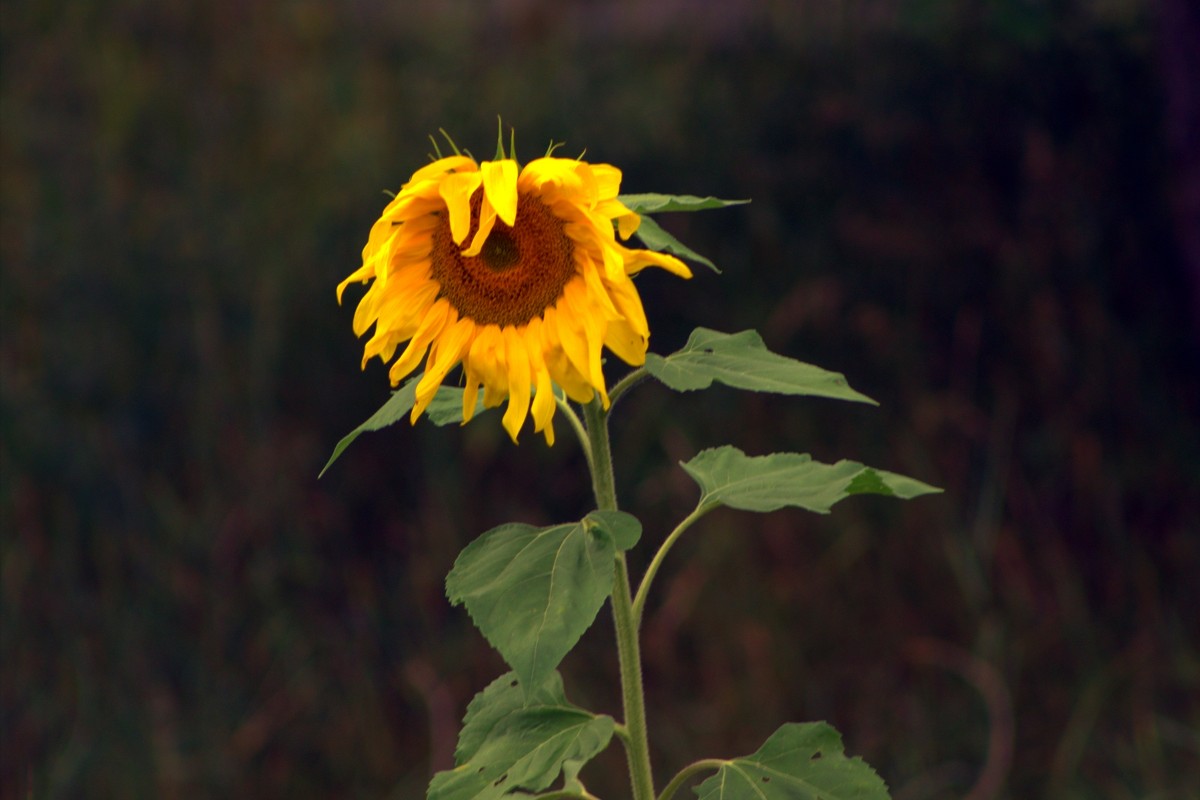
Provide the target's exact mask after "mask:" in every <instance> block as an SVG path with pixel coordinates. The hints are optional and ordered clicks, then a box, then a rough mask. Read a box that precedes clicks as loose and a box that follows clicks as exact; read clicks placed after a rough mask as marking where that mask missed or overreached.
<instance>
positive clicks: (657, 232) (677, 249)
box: [634, 217, 721, 274]
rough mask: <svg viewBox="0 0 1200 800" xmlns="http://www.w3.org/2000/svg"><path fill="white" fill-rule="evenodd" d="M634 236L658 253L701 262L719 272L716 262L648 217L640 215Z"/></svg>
mask: <svg viewBox="0 0 1200 800" xmlns="http://www.w3.org/2000/svg"><path fill="white" fill-rule="evenodd" d="M634 236H636V237H638V238H639V239H641V240H642V243H643V244H645V245H646V247H649V248H650V249H651V250H656V251H658V252H660V253H670V254H671V255H673V256H679V257H680V258H686V259H688V260H689V261H695V262H697V263H699V264H703V265H704V266H706V267H708V268H709V269H711V270H712V271H713V272H716V273H717V274H720V272H721V270H719V269H717V265H716V264H714V263H713V262H712V261H710V260H709V259H707V258H705V257H704V256H702V255H700V254H699V253H697V252H696V251H695V250H693V249H692V248H690V247H688V246H687V245H686V244H684V243H683V242H681V241H679V240H678V239H676V238H675V237H674V236H672V235H671V234H669V233H667V232H666V231H665V230H663V227H662V226H661V225H659V224H658V223H657V222H655V221H654V220H652V219H650V217H642V222H641V224H640V225H638V229H637V232H636V233H634Z"/></svg>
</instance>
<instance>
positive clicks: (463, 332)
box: [410, 311, 475, 422]
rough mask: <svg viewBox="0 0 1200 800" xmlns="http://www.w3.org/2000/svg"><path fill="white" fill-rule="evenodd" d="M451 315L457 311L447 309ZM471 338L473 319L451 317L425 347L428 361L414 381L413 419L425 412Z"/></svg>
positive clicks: (460, 357)
mask: <svg viewBox="0 0 1200 800" xmlns="http://www.w3.org/2000/svg"><path fill="white" fill-rule="evenodd" d="M450 313H451V316H452V317H455V316H457V312H454V311H451V312H450ZM474 337H475V322H474V321H473V320H470V319H466V318H463V319H459V320H455V321H454V322H453V324H450V325H448V326H447V327H446V329H445V330H444V331H442V335H441V336H439V337H438V338H437V339H436V340H434V343H433V346H432V347H431V348H430V350H429V360H428V361H427V362H426V363H425V374H424V375H422V376H421V380H420V381H418V383H417V399H416V402H415V403H414V404H413V409H412V416H411V417H410V418H411V419H412V421H413V422H416V421H417V417H419V416H421V414H423V413H424V412H425V409H426V408H428V407H429V404H430V403H431V402H433V398H434V397H435V396H436V395H437V390H438V387H440V386H441V385H442V381H443V380H444V379H445V377H446V373H448V372H449V371H450V370H451V369H453V368H454V365H455V364H457V363H458V362H459V361H461V360H462V357H463V353H465V352H467V350H468V349H469V348H470V347H471V339H473V338H474Z"/></svg>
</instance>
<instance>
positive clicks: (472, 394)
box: [462, 342, 479, 425]
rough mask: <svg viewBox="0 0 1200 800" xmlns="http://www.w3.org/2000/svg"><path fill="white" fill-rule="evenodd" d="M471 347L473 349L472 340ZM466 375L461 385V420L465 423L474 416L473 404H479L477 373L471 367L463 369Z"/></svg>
mask: <svg viewBox="0 0 1200 800" xmlns="http://www.w3.org/2000/svg"><path fill="white" fill-rule="evenodd" d="M471 344H472V349H474V342H472V343H471ZM463 371H464V372H465V373H466V376H467V383H466V386H464V387H463V420H462V424H463V425H466V424H467V423H468V422H470V421H471V417H473V416H475V406H477V405H479V374H478V373H477V372H475V370H473V369H469V368H468V369H464V370H463Z"/></svg>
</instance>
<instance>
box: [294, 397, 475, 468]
mask: <svg viewBox="0 0 1200 800" xmlns="http://www.w3.org/2000/svg"><path fill="white" fill-rule="evenodd" d="M419 377H420V376H417V377H414V378H410V379H409V380H408V381H407V382H406V383H405V384H404V385H403V386H401V387H400V388H399V389H398V390H396V391H395V392H392V396H391V398H390V399H389V400H388V401H387V402H386V403H384V404H383V405H382V406H380V408H379V410H378V411H376V412H375V413H374V414H372V415H371V416H370V418H369V419H368V420H367V421H366V422H364V423H363V424H362V425H359V426H358V427H357V428H355V429H354V430H352V431H350V432H349V433H348V434H346V435H345V436H343V437H342V440H341V441H340V442H338V443H337V446H336V447H334V448H333V455H331V456H330V457H329V460H328V461H327V462H325V466H324V467H322V468H321V471H320V473H318V474H317V478H318V479H319V478H320V477H321V476H322V475H324V474H325V472H326V471H327V470H328V469H329V468H330V467H331V466H333V462H335V461H337V460H338V457H339V456H340V455H341V454H342V453H343V452H344V451H345V450H346V448H347V447H349V446H350V443H351V442H353V441H354V440H355V439H357V438H358V436H359V434H361V433H365V432H367V431H377V430H379V429H380V428H386V427H387V426H388V425H391V424H392V423H394V422H399V421H400V420H401V419H403V418H404V415H406V414H407V413H408V412H409V411H412V407H413V403H415V402H416V397H417V380H418V378H419ZM460 414H461V412H460Z"/></svg>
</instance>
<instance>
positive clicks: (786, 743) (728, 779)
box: [695, 722, 890, 800]
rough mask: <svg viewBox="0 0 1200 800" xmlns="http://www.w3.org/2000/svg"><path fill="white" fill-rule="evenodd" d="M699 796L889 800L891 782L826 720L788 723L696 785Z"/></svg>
mask: <svg viewBox="0 0 1200 800" xmlns="http://www.w3.org/2000/svg"><path fill="white" fill-rule="evenodd" d="M695 792H696V794H697V795H699V797H700V800H887V798H888V797H890V795H889V794H888V789H887V784H886V783H884V782H883V779H882V778H880V777H879V776H878V775H877V774H875V770H873V769H871V768H870V767H869V766H868V765H867V763H866V762H865V761H863V760H862V759H861V758H857V757H855V758H846V754H845V750H844V749H843V747H842V737H841V736H840V735H839V734H838V732H837V731H836V730H834V729H833V728H832V727H830V726H829V725H827V724H826V723H824V722H806V723H795V722H793V723H789V724H787V725H784V726H783V727H782V728H780V729H779V730H777V731H775V733H773V734H771V738H769V739H767V741H766V742H764V743H763V746H762V747H760V748H759V749H758V750H757V751H755V752H754V753H753V754H751V755H748V756H743V757H742V758H735V759H733V760H732V761H728V762H726V763H725V766H723V767H721V768H720V769H719V770H717V774H716V775H713V776H712V777H711V778H709V779H708V780H706V781H705V782H704V783H702V784H700V785H699V786H697V787H696V788H695Z"/></svg>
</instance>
